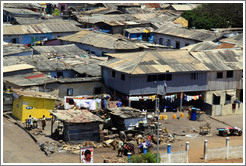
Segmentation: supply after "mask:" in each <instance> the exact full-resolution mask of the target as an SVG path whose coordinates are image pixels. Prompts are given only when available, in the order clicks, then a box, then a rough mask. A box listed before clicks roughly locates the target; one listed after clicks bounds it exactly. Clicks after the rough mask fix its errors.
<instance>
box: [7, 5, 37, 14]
mask: <svg viewBox="0 0 246 166" xmlns="http://www.w3.org/2000/svg"><path fill="white" fill-rule="evenodd" d="M3 10H4V11H6V12H9V13H13V14H25V15H41V14H40V13H37V12H34V11H32V10H28V9H18V8H5V7H4V8H3Z"/></svg>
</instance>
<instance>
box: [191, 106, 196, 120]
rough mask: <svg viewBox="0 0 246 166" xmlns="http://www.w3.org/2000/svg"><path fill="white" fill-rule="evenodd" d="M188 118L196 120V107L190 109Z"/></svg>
mask: <svg viewBox="0 0 246 166" xmlns="http://www.w3.org/2000/svg"><path fill="white" fill-rule="evenodd" d="M190 120H193V121H195V120H196V108H192V109H191V116H190Z"/></svg>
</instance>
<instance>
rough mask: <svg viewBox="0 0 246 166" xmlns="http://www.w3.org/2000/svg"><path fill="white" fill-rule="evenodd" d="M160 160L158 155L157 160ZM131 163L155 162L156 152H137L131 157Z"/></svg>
mask: <svg viewBox="0 0 246 166" xmlns="http://www.w3.org/2000/svg"><path fill="white" fill-rule="evenodd" d="M160 161H161V158H160V155H159V162H160ZM131 162H132V163H157V153H154V154H153V153H152V152H151V151H149V152H147V153H146V154H143V153H141V154H137V155H134V156H132V157H131Z"/></svg>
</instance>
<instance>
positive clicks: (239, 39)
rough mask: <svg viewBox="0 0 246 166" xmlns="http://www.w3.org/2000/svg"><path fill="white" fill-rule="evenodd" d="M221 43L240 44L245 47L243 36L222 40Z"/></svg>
mask: <svg viewBox="0 0 246 166" xmlns="http://www.w3.org/2000/svg"><path fill="white" fill-rule="evenodd" d="M220 42H223V43H231V44H239V45H240V46H241V47H243V34H240V35H237V36H233V37H228V38H225V39H222V40H220Z"/></svg>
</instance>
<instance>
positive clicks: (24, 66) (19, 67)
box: [3, 64, 35, 73]
mask: <svg viewBox="0 0 246 166" xmlns="http://www.w3.org/2000/svg"><path fill="white" fill-rule="evenodd" d="M27 69H35V66H32V65H28V64H19V65H11V66H3V73H8V72H14V71H18V70H27Z"/></svg>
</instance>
